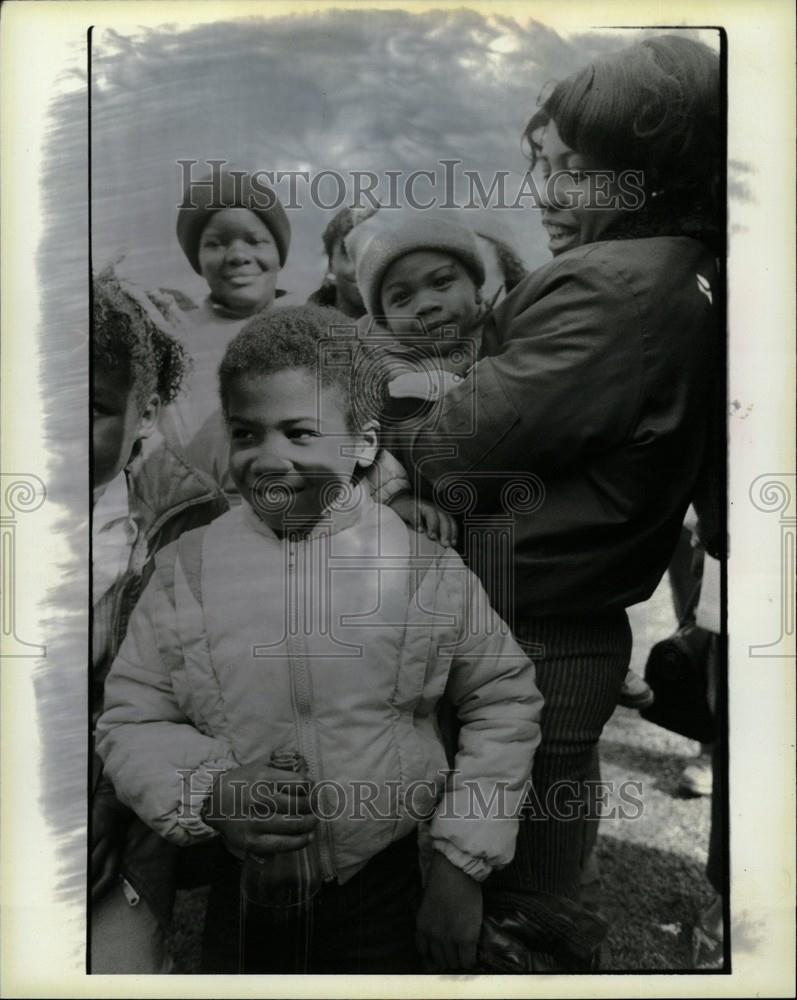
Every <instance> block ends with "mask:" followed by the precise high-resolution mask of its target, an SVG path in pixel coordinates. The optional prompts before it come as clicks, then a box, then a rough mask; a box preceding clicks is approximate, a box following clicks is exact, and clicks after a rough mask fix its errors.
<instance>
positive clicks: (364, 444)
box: [355, 420, 379, 469]
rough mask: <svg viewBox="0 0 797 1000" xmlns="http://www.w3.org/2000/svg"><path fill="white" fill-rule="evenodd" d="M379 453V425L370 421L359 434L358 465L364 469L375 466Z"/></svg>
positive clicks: (356, 452)
mask: <svg viewBox="0 0 797 1000" xmlns="http://www.w3.org/2000/svg"><path fill="white" fill-rule="evenodd" d="M378 451H379V424H378V423H377V422H376V421H375V420H369V421H368V423H367V424H365V425H364V426H363V427H362V428H361V429H360V430H359V431H358V432H357V445H356V449H355V455H356V458H357V465H359V466H360V468H362V469H367V468H368V467H369V466H370V465H373V464H374V459H375V458H376V453H377V452H378Z"/></svg>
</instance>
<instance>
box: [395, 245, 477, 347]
mask: <svg viewBox="0 0 797 1000" xmlns="http://www.w3.org/2000/svg"><path fill="white" fill-rule="evenodd" d="M380 295H381V299H382V310H383V312H384V314H385V316H386V317H387V318H388V321H389V326H390V329H391V331H392V332H393V333H395V334H396V336H397V337H398V338H399V339H401V337H402V335H408V334H414V335H416V336H417V334H418V329H419V323H418V320H421V321H423V326H424V328H425V330H426V332H427V333H428V334H430V335H431V338H432V339H433V340H434V342H435V345H436V349H437V350H439V351H442V352H445V351H447V350H450V349H451V348H452V347H454V346H455V345H456V344H457V338H455V337H452V338H451V339H450V340H449V339H448V338H446V339H441V335H442V331H443V329H444V328H446V327H455V328H456V329H457V331H458V333H459V335H460V337H466V336H467V335H468V332H469V331H470V330H471V329H472V328H473V326H474V325H475V324H476V322H477V321H478V318H479V300H478V297H477V290H476V284H475V282H474V281H473V278H471V276H470V274H469V273H468V271H467V269H466V268H465V267H464V265H463V264H461V263H460V261H459V260H458V259H457V258H456V257H452V256H451V255H450V254H447V253H440V252H439V251H437V250H416V251H414V252H413V253H408V254H405V255H404V256H403V257H399V259H398V260H397V261H395V262H394V263H393V264H391V265H390V267H389V268H388V269H387V271H386V272H385V276H384V278H383V279H382V287H381V291H380ZM436 335H437V336H436Z"/></svg>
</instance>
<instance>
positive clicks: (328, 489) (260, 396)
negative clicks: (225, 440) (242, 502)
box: [226, 368, 377, 532]
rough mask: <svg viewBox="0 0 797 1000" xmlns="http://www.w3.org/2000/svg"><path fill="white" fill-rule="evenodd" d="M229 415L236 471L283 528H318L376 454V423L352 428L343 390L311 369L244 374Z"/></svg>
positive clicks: (259, 506) (241, 485)
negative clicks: (320, 381) (320, 379)
mask: <svg viewBox="0 0 797 1000" xmlns="http://www.w3.org/2000/svg"><path fill="white" fill-rule="evenodd" d="M226 414H227V423H228V428H229V437H230V475H231V476H232V478H233V481H234V482H235V485H236V486H237V488H238V491H239V492H240V494H241V496H243V497H244V498H245V499H246V500H247V501H248V502H249V504H250V505H251V506H252V508H253V509H254V510H255V512H256V513H257V515H258V516H259V517H260V518H261V520H262V521H264V522H265V523H266V524H267V525H268V526H269V527H270V528H272V529H274V530H275V531H278V532H281V531H284V530H285V528H287V527H291V528H295V529H296V530H299V531H301V530H307V529H309V528H311V527H312V526H313V525H314V524H315V523H316V522H317V521H318V518H319V517H320V515H321V514H322V512H323V511H324V509H325V508H326V507H327V506H329V504H330V503H331V502H332V501H333V500H334V498H335V496H336V495H337V494H339V493H340V492H341V490H342V489H345V488H346V487H347V486H348V485H349V484H350V483H351V481H352V476H353V475H354V472H355V470H356V469H357V467H358V466H362V467H367V466H368V465H370V464H371V463H372V462H373V460H374V456H375V454H376V448H377V439H376V425H375V424H369V425H367V426H366V427H365V428H364V429H363V430H362V431H360V432H358V433H354V432H353V431H351V430H350V429H349V427H348V424H347V421H346V413H345V405H344V401H343V399H342V396H341V391H340V390H339V389H338V388H337V387H335V386H326V385H320V386H319V384H318V381H317V378H316V376H315V375H314V374H313V373H312V372H311V371H309V370H307V369H304V368H289V369H286V370H284V371H279V372H274V373H273V374H270V375H246V376H241V377H239V378H237V379H236V380H235V381H234V382H233V383H232V384H231V386H230V388H229V391H228V393H227V400H226Z"/></svg>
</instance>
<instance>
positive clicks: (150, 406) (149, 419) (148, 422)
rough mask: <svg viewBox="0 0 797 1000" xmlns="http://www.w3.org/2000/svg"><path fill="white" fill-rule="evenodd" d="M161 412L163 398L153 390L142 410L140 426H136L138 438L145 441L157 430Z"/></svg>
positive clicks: (139, 419)
mask: <svg viewBox="0 0 797 1000" xmlns="http://www.w3.org/2000/svg"><path fill="white" fill-rule="evenodd" d="M160 414H161V400H160V396H159V395H158V394H157V393H155V392H153V394H152V395H151V396H150V397H149V399H148V400H147V402H146V403H145V404H144V409H143V410H142V411H141V415H140V416H139V418H138V427H137V428H136V440H137V441H143V440H144V439H145V438H148V437H149V436H150V435H151V434H152V433H153V432H154V430H155V428H156V427H157V425H158V417H160Z"/></svg>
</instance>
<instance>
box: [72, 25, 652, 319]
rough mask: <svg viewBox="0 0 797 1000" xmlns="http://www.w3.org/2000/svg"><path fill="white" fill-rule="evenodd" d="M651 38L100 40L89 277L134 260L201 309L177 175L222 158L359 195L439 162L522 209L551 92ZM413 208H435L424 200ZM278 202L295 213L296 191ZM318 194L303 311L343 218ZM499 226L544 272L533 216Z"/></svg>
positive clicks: (516, 213) (297, 232) (95, 52)
mask: <svg viewBox="0 0 797 1000" xmlns="http://www.w3.org/2000/svg"><path fill="white" fill-rule="evenodd" d="M110 9H113V8H110ZM641 34H642V33H641V32H639V31H632V32H628V33H627V36H626V37H622V36H618V35H617V34H605V35H604V34H595V33H592V34H588V35H581V36H574V37H571V38H569V39H567V40H565V39H563V38H561V37H560V36H559V35H557V34H556V32H554V31H552V30H551V29H549V28H547V27H546V26H544V25H542V24H539V23H535V22H532V23H531V24H529V25H528V26H521V25H519V24H518V23H517V22H515V21H512V20H509V19H506V18H503V17H490V18H485V17H483V16H481V15H480V14H478V13H474V12H470V11H467V10H464V9H463V10H459V11H437V12H430V13H427V14H417V13H412V14H410V13H407V12H402V11H383V10H379V11H367V10H362V9H360V10H356V11H329V12H327V13H325V14H315V15H312V16H299V15H294V16H290V17H283V18H277V19H270V20H268V21H264V20H257V19H252V20H247V21H238V22H232V23H226V24H224V23H220V24H219V23H217V24H213V25H202V26H198V27H195V28H193V29H191V30H184V29H183V30H173V29H169V28H164V29H159V30H152V29H150V30H141V31H139V32H135V33H133V34H129V33H128V34H124V35H123V34H121V33H119V32H118V31H116V30H115V29H114V27H113V25H112V24H108V25H102V24H98V25H97V26H96V28H95V32H94V35H93V39H92V41H93V45H92V64H91V72H92V114H91V123H92V147H91V148H92V163H91V167H92V210H93V219H92V239H93V246H92V249H93V255H94V258H95V261H96V262H97V263H98V264H100V263H103V262H104V261H105V260H108V259H112V258H115V257H116V256H117V255H118V254H119V253H121V252H124V253H125V254H126V256H125V260H124V268H125V270H126V272H127V273H128V274H129V275H130V276H131V277H134V278H136V279H137V280H139V281H141V283H142V284H144V285H145V286H151V285H164V284H166V285H168V286H171V287H177V288H180V289H181V290H184V291H186V292H187V293H189V294H192V295H203V294H205V292H206V289H205V287H204V283H203V282H202V280H201V279H200V278H198V277H197V276H195V275H194V274H193V272H192V271H191V269H190V266H189V265H188V262H187V261H186V259H185V258H184V257H183V255H182V251H181V250H180V248H179V246H178V244H177V241H176V237H175V222H176V212H177V206H178V204H179V202H180V200H181V195H182V182H183V170H182V168H181V167H180V166H179V165H178V162H177V161H178V160H181V159H183V160H185V159H191V160H196V161H198V163H199V166H198V167H197V168H196V170H197V173H199V172H200V171H201V170H202V167H203V166H205V165H206V163H207V161H208V160H210V159H214V158H216V159H224V160H227V161H230V162H233V163H235V164H237V165H239V166H242V167H245V168H248V169H260V170H272V171H279V170H284V171H295V170H306V171H309V173H310V175H311V176H314V175H316V174H318V172H319V171H321V170H329V169H334V170H337V171H341V172H343V173H344V174H345V175H346V176H347V177H349V178H350V176H351V172H352V171H358V170H359V171H365V170H371V171H375V172H377V173H378V174H380V175H381V174H382V173H383V172H384V171H386V170H398V171H402V174H403V176H404V177H406V175H407V174H408V173H409V172H411V171H412V170H416V169H419V170H420V169H431V170H439V171H442V168H440V167H438V166H436V165H437V164H438V163H439V162H440V161H441V160H444V159H457V160H461V161H462V166H461V168H457V169H458V170H460V169H461V170H465V169H470V170H476V171H479V173H480V176H481V177H483V178H484V182H485V186H486V187H487V188H488V189H489V184H490V180H491V178H492V177H493V175H494V174H495V172H496V171H501V170H503V171H510V172H511V178H510V180H509V181H508V182H507V189H508V190H509V191H511V192H516V191H517V190H518V188H519V185H520V183H521V179H522V176H523V174H524V172H525V170H526V168H527V162H526V160H525V158H524V156H523V153H522V150H521V142H520V140H521V134H522V131H523V128H524V126H525V124H526V122H527V121H528V119H529V117H530V116H531V114H532V113H533V111H534V109H535V106H536V102H537V98H538V95H539V93H540V91H541V89H542V88H543V86H544V85H545V84H546V83H547V82H548V81H550V80H552V79H555V78H560V77H562V76H565V75H567V74H568V73H570V72H572V71H573V70H575V69H578V68H580V67H581V66H582V65H583V64H584V63H586V62H588V61H589V60H590V59H591V58H592V57H593V56H594V55H596V54H598V53H600V52H603V51H607V50H613V49H617V48H619V47H621V46H623V45H624V44H628V42H630V41H637V40H638V39H639V38H640V37H641ZM205 169H207V167H206V166H205ZM195 176H196V175H195ZM415 191H416V193H417V196H418V198H419V199H420V198H423V199H426V198H427V195H428V192H429V187H428V184H427V182H426V181H424V180H420V181H419V182H418V183H417V186H416V188H415ZM318 193H319V194H320V196H321V198H322V199H323V200H324V202H325V203H326V204H333V203H334V201H335V198H336V196H337V189H336V188H335V187H334V186H331V181H330V182H329V183H327V185H326V186H324V185H321V186H320V187H319V188H318ZM346 193H347V196H348V197H349V198H350V197H351V194H352V193H353V189H352V187H351V185H350V184H349V188H348V190H347V192H346ZM278 194H279V195H280V197H281V199H282V200H283V203H285V201H286V199H287V198H289V195H290V192H289V187H288V182H287V181H285V182H284V183H283V184H281V185H278ZM308 194H309V192H308V186H307V184H306V183H302V182H301V181H299V182H297V199H296V201H297V204H299V205H300V207H298V208H294V209H289V217H290V221H291V227H292V246H291V251H290V256H289V259H288V262H287V265H286V267H285V270H284V272H283V275H282V280H281V285H282V286H283V287H284V288H286V289H287V290H288V291H289V292H291V293H292V295H294V296H296V300H297V301H303V299H304V297H306V295H307V294H309V293H310V292H311V291H312V290H313V289H314V288H315V287H316V286H317V285H318V284H319V282H320V279H321V277H322V276H323V272H324V266H325V260H324V255H323V251H322V246H321V239H320V234H321V232H322V230H323V228H324V226H325V225H326V223H327V221H328V220H329V219H330V218H331V217H332V215H333V214H334V209H329V210H327V211H324V210H323V209H321V208H318V207H316V206H315V205H313V204H312V203H311V199H310V198H309V196H308ZM491 214H492V216H493V218H492V219H486V220H484V222H486V224H487V225H488V227H489V228H490V229H492V230H493V231H500V232H502V233H503V235H505V236H507V237H509V239H510V241H511V242H512V243H513V244H514V245H515V247H516V249H517V250H518V251H519V252H520V256H521V257H522V258H523V259H524V260H526V261H527V262H528V264H529V265H530V266H539V265H540V264H542V263H544V262H545V260H547V259H548V253H547V250H546V249H545V244H544V241H543V232H542V229H541V227H540V223H539V218H538V216H539V213H538V212H537V211H536V210H534V209H532V208H529V207H528V203H526V206H524V207H521V208H519V209H514V210H504V211H496V212H493V213H491ZM469 215H470V216H474V213H473V212H471V213H469ZM480 216H481V218H482V219H483V217H484V213H480Z"/></svg>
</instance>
